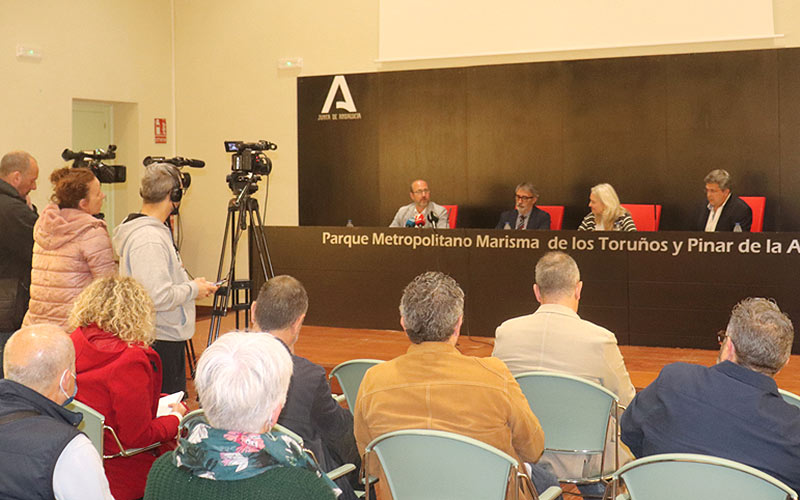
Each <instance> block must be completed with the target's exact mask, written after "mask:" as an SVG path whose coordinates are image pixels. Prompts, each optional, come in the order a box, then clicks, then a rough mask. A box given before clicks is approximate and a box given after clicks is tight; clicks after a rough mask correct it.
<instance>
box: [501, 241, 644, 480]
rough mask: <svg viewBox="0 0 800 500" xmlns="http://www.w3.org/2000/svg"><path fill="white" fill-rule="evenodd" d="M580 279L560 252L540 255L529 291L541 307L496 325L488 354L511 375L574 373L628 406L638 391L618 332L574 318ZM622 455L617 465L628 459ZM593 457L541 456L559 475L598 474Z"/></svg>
mask: <svg viewBox="0 0 800 500" xmlns="http://www.w3.org/2000/svg"><path fill="white" fill-rule="evenodd" d="M580 279H581V276H580V271H579V270H578V265H577V264H576V263H575V261H574V260H573V259H572V257H570V256H569V255H567V254H565V253H563V252H548V253H547V254H545V255H544V256H543V257H542V258H541V259H539V262H537V263H536V283H535V284H534V285H533V293H534V295H535V296H536V300H537V301H539V303H540V304H541V305H540V306H539V308H538V309H537V310H536V312H535V313H533V314H529V315H527V316H520V317H518V318H513V319H509V320H507V321H505V322H504V323H503V324H502V325H500V326H499V327H498V328H497V332H496V334H495V343H494V352H493V353H492V355H493V356H495V357H497V358H499V359H501V360H502V361H503V362H505V364H506V366H508V368H509V369H510V370H511V373H513V374H514V375H519V374H520V373H524V372H528V371H534V370H547V371H553V372H559V373H567V374H570V375H576V376H578V377H583V378H586V379H588V380H591V381H592V382H595V383H597V384H600V385H602V386H603V387H605V388H606V389H608V390H609V391H611V392H613V393H614V394H616V395H617V397H618V398H619V400H620V403H621V404H623V405H627V404H628V403H629V402H630V401H631V400H632V399H633V396H634V395H635V394H636V390H635V389H634V387H633V384H632V383H631V379H630V377H629V376H628V371H627V370H626V369H625V361H624V360H623V359H622V354H621V353H620V352H619V347H617V338H616V336H615V335H614V334H613V333H611V332H610V331H608V330H606V329H605V328H603V327H602V326H599V325H595V324H594V323H590V322H589V321H586V320H583V319H581V318H580V317H579V316H578V304H579V303H580V298H581V291H582V290H583V282H582V281H580ZM615 437H616V436H614V435H611V436H609V438H610V439H609V443H608V446H607V448H606V449H607V452H608V453H607V454H606V461H605V463H606V464H607V465H609V466H610V467H611V469H609V470H608V471H604V472H613V466H614V462H613V450H614V446H615V444H614V440H615ZM620 451H622V450H620ZM626 455H627V454H625V455H622V457H625V458H623V459H622V460H621V461H620V464H623V463H626V462H627V461H629V460H630V458H631V457H630V455H627V456H626ZM592 460H593V463H591V464H589V465H588V466H587V465H586V464H585V463H584V462H585V461H586V456H584V455H564V454H551V453H549V452H546V453H545V455H544V456H543V457H542V462H546V463H550V464H551V465H552V466H553V470H554V472H555V473H556V475H557V476H559V477H581V476H582V475H583V474H587V473H588V474H589V475H596V474H598V473H599V472H600V471H599V468H600V457H599V456H595V457H594V458H593V459H592ZM594 493H597V492H594ZM599 493H601V494H602V491H600V492H599Z"/></svg>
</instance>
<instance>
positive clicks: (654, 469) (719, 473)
mask: <svg viewBox="0 0 800 500" xmlns="http://www.w3.org/2000/svg"><path fill="white" fill-rule="evenodd" d="M621 482H624V483H625V486H626V487H627V493H626V494H623V495H620V496H619V497H618V496H617V495H618V492H619V491H620V483H621ZM609 493H610V495H609ZM606 498H612V499H617V498H621V499H629V500H668V499H669V500H672V499H675V498H680V499H681V500H730V499H738V498H748V499H754V500H755V499H758V500H787V499H792V500H796V499H797V493H795V491H794V490H792V489H791V488H789V487H788V486H786V485H785V484H783V483H782V482H780V481H778V480H777V479H775V478H774V477H772V476H770V475H769V474H765V473H763V472H761V471H759V470H757V469H754V468H752V467H750V466H747V465H744V464H741V463H739V462H734V461H733V460H726V459H724V458H717V457H711V456H708V455H696V454H692V453H667V454H662V455H652V456H649V457H644V458H640V459H638V460H634V461H633V462H631V463H629V464H627V465H625V466H623V467H622V468H621V469H620V470H619V471H617V472H615V473H614V474H613V476H612V480H611V484H610V485H609V487H608V490H607V491H606Z"/></svg>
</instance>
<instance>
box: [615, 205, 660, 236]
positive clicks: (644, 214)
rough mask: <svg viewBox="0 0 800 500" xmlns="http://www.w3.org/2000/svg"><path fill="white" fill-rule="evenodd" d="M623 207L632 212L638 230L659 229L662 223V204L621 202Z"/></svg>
mask: <svg viewBox="0 0 800 500" xmlns="http://www.w3.org/2000/svg"><path fill="white" fill-rule="evenodd" d="M620 205H621V206H622V208H624V209H625V210H627V211H628V212H630V213H631V218H632V219H633V223H634V224H636V230H637V231H658V225H659V224H660V223H661V205H640V204H635V203H620Z"/></svg>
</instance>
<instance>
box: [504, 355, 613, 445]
mask: <svg viewBox="0 0 800 500" xmlns="http://www.w3.org/2000/svg"><path fill="white" fill-rule="evenodd" d="M515 378H516V379H517V382H519V386H520V387H521V388H522V392H523V393H524V394H525V397H526V398H527V399H528V404H529V405H530V407H531V410H533V413H534V414H535V415H536V417H537V418H538V419H539V423H540V424H541V425H542V429H543V430H544V446H545V448H547V449H548V450H554V451H561V452H570V451H572V452H575V453H577V452H579V451H581V452H583V453H595V454H600V453H602V452H603V450H604V449H605V444H606V432H607V431H608V426H609V425H610V421H611V420H610V417H611V416H612V415H613V414H614V413H616V408H617V405H618V400H617V397H616V396H615V395H614V393H612V392H611V391H609V390H608V389H606V388H604V387H602V386H600V385H598V384H595V383H594V382H590V381H589V380H586V379H583V378H580V377H575V376H572V375H565V374H560V373H552V372H541V371H537V372H526V373H521V374H519V375H517V376H516V377H515Z"/></svg>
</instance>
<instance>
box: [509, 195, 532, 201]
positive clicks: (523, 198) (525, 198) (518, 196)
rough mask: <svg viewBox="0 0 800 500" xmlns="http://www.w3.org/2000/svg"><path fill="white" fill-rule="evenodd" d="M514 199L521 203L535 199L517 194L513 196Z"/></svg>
mask: <svg viewBox="0 0 800 500" xmlns="http://www.w3.org/2000/svg"><path fill="white" fill-rule="evenodd" d="M514 198H516V199H518V200H522V201H531V200H535V199H536V197H535V196H520V195H518V194H515V195H514Z"/></svg>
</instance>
